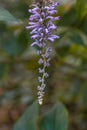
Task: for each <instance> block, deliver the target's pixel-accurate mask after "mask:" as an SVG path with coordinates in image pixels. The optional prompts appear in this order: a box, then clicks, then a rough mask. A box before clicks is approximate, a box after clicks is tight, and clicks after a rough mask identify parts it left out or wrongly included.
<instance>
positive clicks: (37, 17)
mask: <svg viewBox="0 0 87 130" xmlns="http://www.w3.org/2000/svg"><path fill="white" fill-rule="evenodd" d="M58 6H59V3H58V2H49V3H48V2H45V1H43V2H42V4H40V3H39V2H38V3H36V4H32V9H29V10H28V12H29V13H31V15H30V17H29V23H28V26H27V27H26V29H28V30H31V32H30V35H31V39H32V40H33V41H34V42H33V43H32V44H31V46H38V51H37V54H38V55H39V56H40V59H39V61H38V64H39V65H40V66H41V67H39V74H40V76H39V77H38V81H39V85H38V87H37V89H38V102H39V104H40V105H41V104H42V102H43V96H44V89H45V87H46V84H45V78H47V77H49V74H48V73H47V72H46V68H47V67H49V66H50V60H51V58H50V54H51V52H52V47H50V45H51V44H49V43H53V42H54V41H55V40H56V39H59V36H58V35H55V34H53V31H54V30H56V29H57V26H55V24H54V22H55V21H58V20H60V16H56V15H57V12H58V10H57V9H56V8H57V7H58Z"/></svg>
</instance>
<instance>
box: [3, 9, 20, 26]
mask: <svg viewBox="0 0 87 130" xmlns="http://www.w3.org/2000/svg"><path fill="white" fill-rule="evenodd" d="M0 21H4V22H6V23H10V24H11V23H12V24H18V23H19V22H20V20H17V19H16V18H15V17H14V16H13V15H12V14H11V13H10V12H9V11H7V10H6V9H4V8H2V7H0Z"/></svg>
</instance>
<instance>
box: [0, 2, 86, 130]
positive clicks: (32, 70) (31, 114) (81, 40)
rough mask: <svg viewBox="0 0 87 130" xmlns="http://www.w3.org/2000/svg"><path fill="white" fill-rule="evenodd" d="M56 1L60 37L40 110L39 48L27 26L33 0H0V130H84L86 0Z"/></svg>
mask: <svg viewBox="0 0 87 130" xmlns="http://www.w3.org/2000/svg"><path fill="white" fill-rule="evenodd" d="M59 2H60V6H59V8H58V10H59V11H58V15H60V16H61V20H60V21H58V22H56V25H58V32H57V33H58V35H60V39H59V40H56V41H55V43H53V45H52V46H53V53H52V55H51V57H52V60H51V66H50V67H49V69H48V72H49V74H50V77H49V78H48V79H47V81H46V83H47V88H46V90H45V93H46V94H45V97H44V104H43V105H42V106H41V107H40V106H39V112H38V105H37V102H36V101H35V100H36V99H37V85H38V81H37V77H38V64H37V61H38V56H37V55H36V50H37V48H33V47H30V44H31V42H32V40H31V39H30V35H29V31H27V30H26V29H25V26H26V25H27V24H28V17H29V13H28V9H29V5H30V4H31V3H32V0H0V130H12V129H14V130H87V0H76V1H75V0H59ZM34 101H35V102H34ZM33 102H34V103H33ZM32 103H33V104H32ZM51 108H52V109H51ZM26 109H27V110H26ZM23 113H24V114H23ZM21 115H23V116H22V118H21ZM37 117H38V118H37ZM16 122H17V123H16ZM15 123H16V124H15Z"/></svg>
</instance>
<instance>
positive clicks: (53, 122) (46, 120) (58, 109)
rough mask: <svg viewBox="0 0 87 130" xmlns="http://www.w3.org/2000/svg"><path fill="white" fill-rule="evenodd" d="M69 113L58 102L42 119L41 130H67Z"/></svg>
mask: <svg viewBox="0 0 87 130" xmlns="http://www.w3.org/2000/svg"><path fill="white" fill-rule="evenodd" d="M67 128H68V113H67V110H66V108H65V107H64V106H63V104H62V103H60V102H58V103H57V104H56V105H55V106H54V107H53V108H52V109H50V110H49V111H48V112H47V113H46V114H45V115H44V116H43V118H42V121H41V127H40V130H67Z"/></svg>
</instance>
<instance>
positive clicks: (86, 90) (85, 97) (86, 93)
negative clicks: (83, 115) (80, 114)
mask: <svg viewBox="0 0 87 130" xmlns="http://www.w3.org/2000/svg"><path fill="white" fill-rule="evenodd" d="M81 95H82V103H83V107H84V108H85V109H87V82H86V83H85V84H84V86H83V90H82V94H81Z"/></svg>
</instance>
